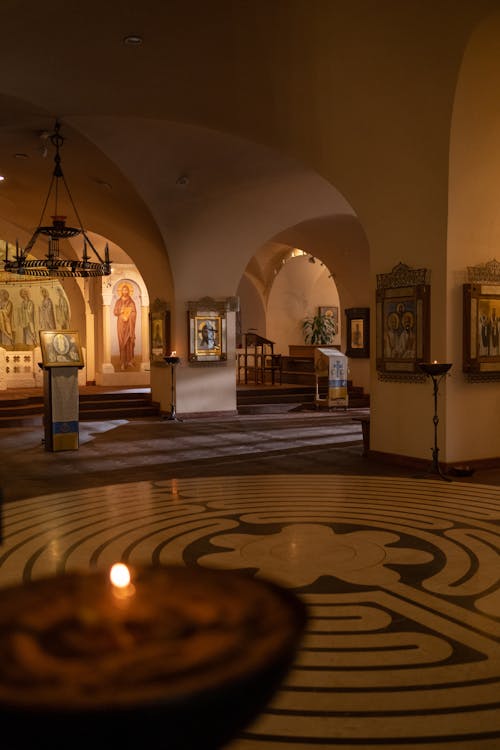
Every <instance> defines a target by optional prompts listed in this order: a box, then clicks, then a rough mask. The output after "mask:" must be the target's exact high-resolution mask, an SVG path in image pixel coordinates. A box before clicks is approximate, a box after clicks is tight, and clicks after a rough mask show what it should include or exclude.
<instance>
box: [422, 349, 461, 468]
mask: <svg viewBox="0 0 500 750" xmlns="http://www.w3.org/2000/svg"><path fill="white" fill-rule="evenodd" d="M419 367H420V369H421V370H423V372H425V374H426V375H428V376H429V377H430V378H431V380H432V385H433V397H434V416H433V417H432V422H433V424H434V447H433V448H432V466H431V471H429V472H427V474H426V476H427V475H429V474H437V475H438V476H439V477H441V479H444V480H445V481H446V482H452V481H453V480H452V479H451V477H449V476H447V475H446V474H444V473H443V471H442V469H441V466H440V465H439V448H438V436H437V435H438V424H439V416H438V393H439V384H440V382H441V380H442V379H443V378H444V377H445V376H446V374H447V373H448V370H449V369H450V367H451V365H450V364H440V363H438V362H433V363H425V362H421V363H419Z"/></svg>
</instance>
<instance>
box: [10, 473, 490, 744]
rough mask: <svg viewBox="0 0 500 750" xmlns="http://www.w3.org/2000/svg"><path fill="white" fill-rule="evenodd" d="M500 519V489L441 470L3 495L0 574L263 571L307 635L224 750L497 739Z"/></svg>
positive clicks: (147, 484) (192, 481)
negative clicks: (115, 568) (427, 474)
mask: <svg viewBox="0 0 500 750" xmlns="http://www.w3.org/2000/svg"><path fill="white" fill-rule="evenodd" d="M499 519H500V488H498V487H490V486H485V485H478V484H459V483H455V482H453V483H449V484H448V483H445V482H440V481H436V480H410V479H403V478H393V477H366V476H363V477H354V476H325V475H288V476H262V477H261V476H251V477H250V476H246V477H209V478H206V479H199V478H198V479H182V480H165V481H159V482H139V483H131V484H120V485H112V486H105V487H102V488H99V489H91V490H79V491H74V492H70V491H68V492H67V493H58V494H53V495H47V496H45V497H38V498H36V499H32V500H24V501H15V502H12V503H9V504H7V506H6V507H5V511H4V540H3V544H2V545H1V546H0V585H2V586H4V585H7V584H10V583H15V582H19V581H20V580H23V579H24V580H29V579H33V578H37V577H40V576H42V575H47V574H52V573H55V572H62V571H67V570H78V569H89V568H96V567H98V568H101V567H107V566H109V565H110V564H111V563H113V562H115V561H117V560H119V559H121V560H123V561H125V562H129V563H130V564H134V563H145V562H147V563H149V562H153V563H163V564H181V565H190V566H197V565H198V566H212V567H227V568H235V569H243V570H245V571H247V572H249V573H251V574H254V575H256V576H263V577H266V578H271V579H274V580H276V581H278V582H280V583H282V584H284V585H285V586H288V587H290V588H293V589H294V590H296V591H297V592H298V593H299V594H300V595H301V596H302V597H303V598H304V600H305V601H306V603H307V605H308V607H309V624H308V631H307V634H306V637H305V639H304V642H303V645H302V649H301V651H300V653H299V655H298V657H297V659H296V662H295V664H294V667H293V669H292V670H291V672H290V674H289V675H288V677H287V679H286V681H285V683H284V684H283V685H282V688H281V690H280V691H279V693H278V694H277V696H276V698H275V700H274V701H273V703H272V704H271V705H270V706H269V707H268V709H267V710H266V711H265V712H264V713H263V714H261V716H260V717H259V719H258V720H257V722H256V723H255V724H254V725H253V726H251V727H249V728H248V730H247V731H246V732H245V734H244V735H243V736H241V737H239V738H238V739H237V741H236V742H234V743H233V744H232V745H231V747H230V750H318V748H320V747H323V748H334V749H335V750H353V749H355V750H361V749H362V748H363V749H365V750H366V749H368V748H371V749H377V750H389V749H390V750H395V749H396V750H399V749H401V750H417V749H418V750H421V749H422V747H424V746H425V747H432V748H434V749H435V750H445V749H446V750H476V749H477V750H486V749H487V750H498V748H500V587H499V575H500V557H499V546H500V537H499ZM200 750H202V749H201V748H200Z"/></svg>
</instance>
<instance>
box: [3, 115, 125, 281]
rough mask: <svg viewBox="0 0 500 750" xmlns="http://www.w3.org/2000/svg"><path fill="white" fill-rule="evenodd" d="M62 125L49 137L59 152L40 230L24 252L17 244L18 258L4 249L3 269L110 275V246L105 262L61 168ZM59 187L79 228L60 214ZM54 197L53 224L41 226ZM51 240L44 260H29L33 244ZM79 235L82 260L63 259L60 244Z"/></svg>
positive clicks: (34, 273)
mask: <svg viewBox="0 0 500 750" xmlns="http://www.w3.org/2000/svg"><path fill="white" fill-rule="evenodd" d="M60 127H61V126H60V123H59V122H57V121H56V124H55V126H54V132H53V133H52V135H51V136H49V137H50V141H51V143H52V145H53V146H54V147H55V149H56V154H55V156H54V162H55V166H54V171H53V174H52V179H51V181H50V185H49V191H48V193H47V197H46V199H45V203H44V205H43V209H42V214H41V216H40V221H39V223H38V226H37V228H36V229H35V231H34V232H33V235H32V237H31V239H30V240H29V242H28V244H27V245H26V247H25V248H24V249H22V248H21V247H20V246H19V243H18V242H17V241H16V249H15V255H14V256H13V257H11V258H9V246H8V244H6V246H5V261H4V270H5V271H8V272H9V273H16V274H19V275H21V276H77V277H89V276H109V274H110V273H111V265H110V260H109V249H108V244H107V243H106V247H105V249H104V260H103V259H102V258H101V256H100V255H99V253H98V251H97V250H96V248H95V247H94V244H93V243H92V240H91V239H90V238H89V236H88V235H87V233H86V232H85V230H84V228H83V224H82V222H81V219H80V216H79V215H78V211H77V209H76V206H75V204H74V201H73V198H72V197H71V193H70V190H69V188H68V185H67V183H66V179H65V177H64V174H63V171H62V167H61V155H60V153H59V152H60V149H61V147H62V145H63V143H64V137H63V136H62V135H61V134H60V132H59V130H60ZM60 184H62V185H63V186H64V188H65V189H66V193H67V195H68V198H69V200H70V203H71V205H72V207H73V211H74V212H75V215H76V218H77V220H78V223H79V227H69V226H66V216H63V215H61V214H60V213H59V208H58V201H59V187H60ZM51 195H53V197H54V213H53V214H52V216H51V219H52V224H51V225H48V226H42V222H43V219H44V215H45V211H46V208H47V204H48V203H49V199H50V197H51ZM40 235H42V236H44V237H48V240H49V244H48V253H47V255H46V256H45V258H44V259H43V260H38V259H36V258H29V257H28V255H29V253H30V252H31V250H32V248H33V246H34V244H35V243H36V241H37V240H38V238H39V237H40ZM78 235H82V236H83V255H82V260H70V259H68V258H62V257H61V256H60V250H59V241H60V240H68V239H71V238H72V237H76V236H78ZM89 248H90V249H91V250H92V252H93V253H94V255H95V256H96V258H97V260H90V256H89V254H88V250H89Z"/></svg>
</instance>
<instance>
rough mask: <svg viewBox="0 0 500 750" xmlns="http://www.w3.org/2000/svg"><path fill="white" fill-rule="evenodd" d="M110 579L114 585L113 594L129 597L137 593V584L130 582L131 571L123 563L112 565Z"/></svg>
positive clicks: (124, 597) (123, 597)
mask: <svg viewBox="0 0 500 750" xmlns="http://www.w3.org/2000/svg"><path fill="white" fill-rule="evenodd" d="M109 580H110V581H111V584H112V586H113V594H114V595H115V596H116V597H117V598H118V599H128V598H129V597H130V596H132V595H133V594H134V593H135V586H134V585H133V584H132V583H131V582H130V571H129V569H128V568H127V566H126V565H124V564H123V563H115V564H114V565H112V566H111V570H110V571H109Z"/></svg>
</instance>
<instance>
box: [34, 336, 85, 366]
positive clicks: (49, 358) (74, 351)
mask: <svg viewBox="0 0 500 750" xmlns="http://www.w3.org/2000/svg"><path fill="white" fill-rule="evenodd" d="M40 347H41V349H42V362H43V366H44V367H83V366H84V364H85V363H84V361H83V352H82V348H81V346H80V334H79V333H78V331H40Z"/></svg>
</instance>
